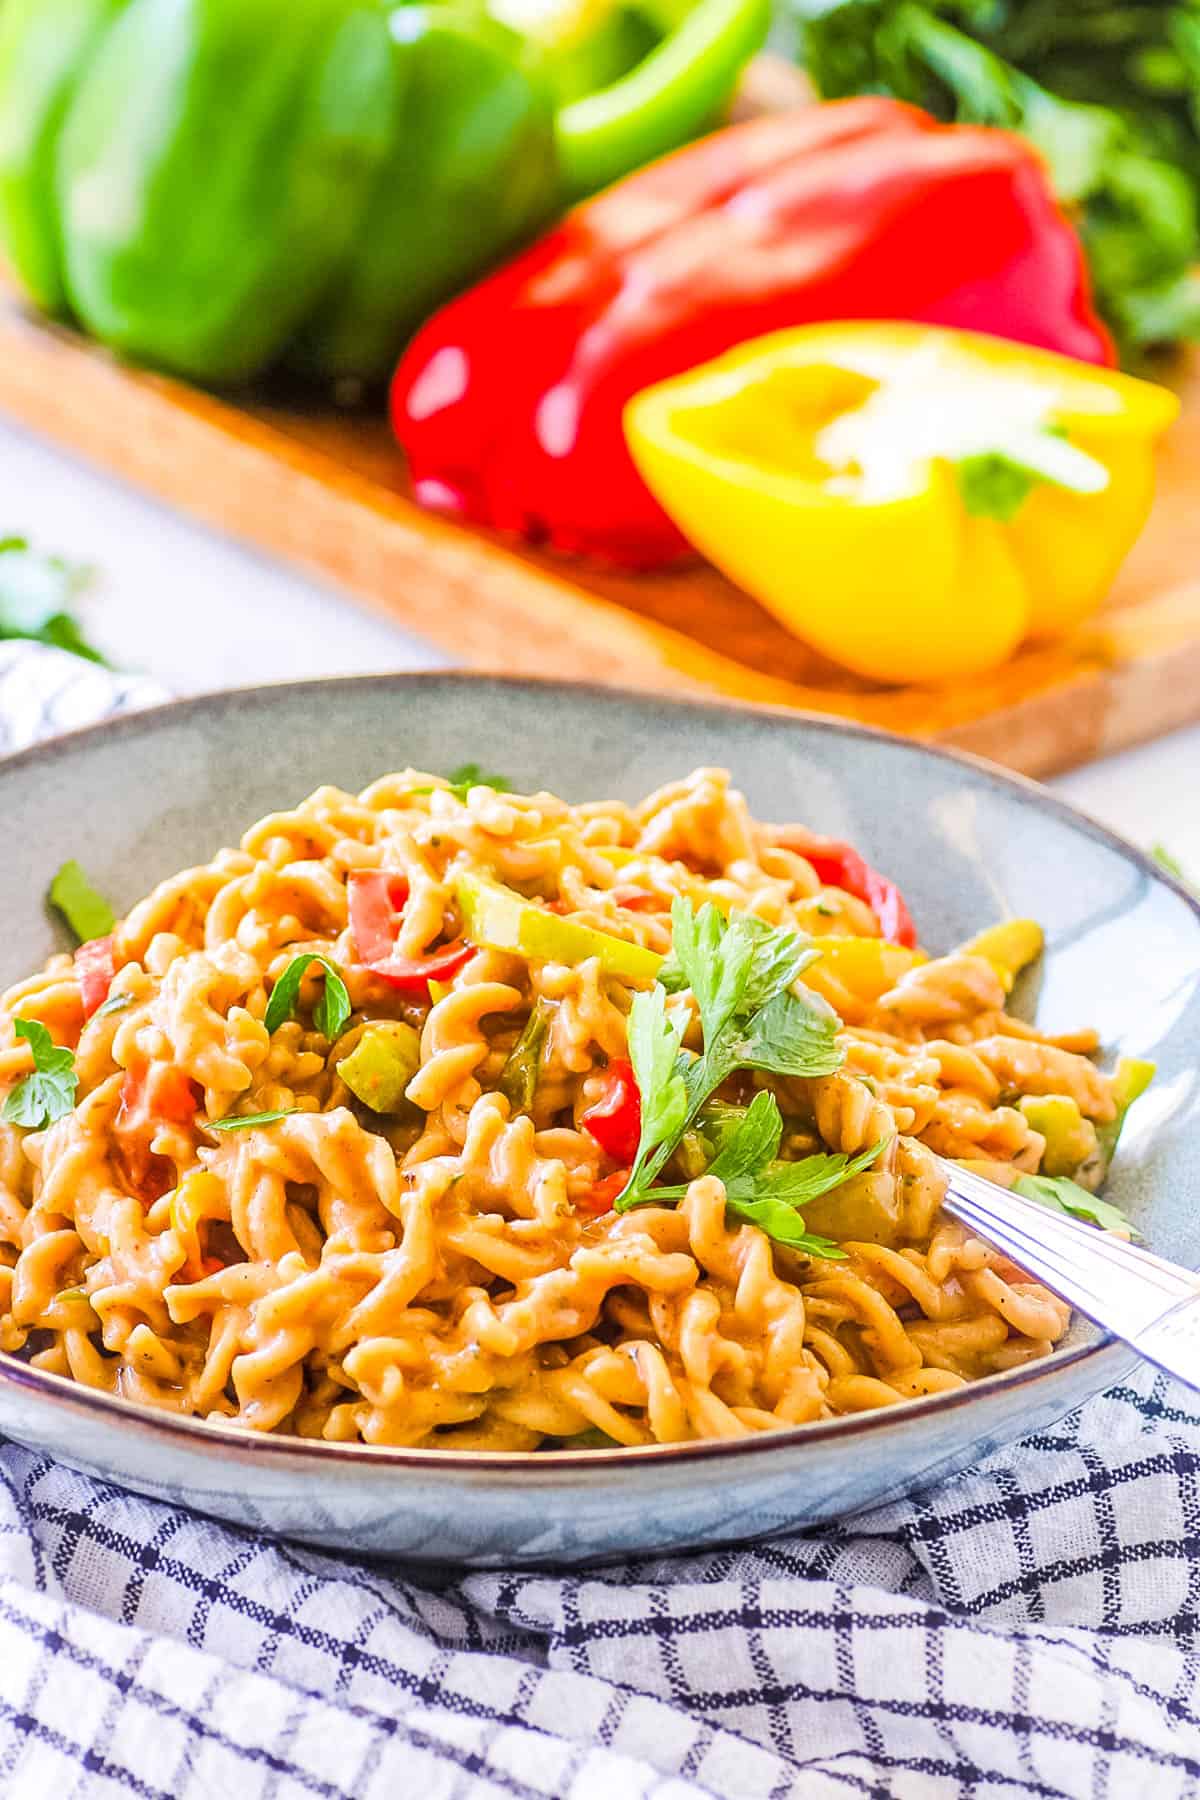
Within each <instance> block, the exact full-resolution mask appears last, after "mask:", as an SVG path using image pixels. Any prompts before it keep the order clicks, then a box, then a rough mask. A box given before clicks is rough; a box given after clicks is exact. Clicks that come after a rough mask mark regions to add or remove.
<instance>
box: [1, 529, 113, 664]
mask: <svg viewBox="0 0 1200 1800" xmlns="http://www.w3.org/2000/svg"><path fill="white" fill-rule="evenodd" d="M91 579H92V572H91V570H90V569H86V568H83V567H80V566H78V565H73V564H71V563H65V562H63V561H61V560H60V558H59V557H57V556H43V555H41V554H40V552H38V551H36V550H31V549H30V547H29V544H28V542H27V540H26V539H25V538H22V537H6V538H0V641H2V640H4V639H5V638H28V639H29V640H30V641H31V642H33V643H35V644H51V645H53V646H54V648H55V649H57V650H69V651H70V653H71V655H72V656H82V657H84V658H85V659H86V660H87V661H88V662H94V663H103V662H104V658H103V657H102V656H101V654H100V652H99V651H98V650H97V649H96V648H95V647H94V646H93V645H92V644H89V643H88V641H87V639H86V638H85V637H84V635H83V633H82V631H81V630H80V629H79V621H78V620H77V619H76V617H75V615H74V613H73V612H72V611H71V606H72V602H73V601H74V600H75V598H76V597H77V595H79V594H80V593H81V592H82V591H83V590H84V588H86V587H87V586H88V584H89V583H90V581H91Z"/></svg>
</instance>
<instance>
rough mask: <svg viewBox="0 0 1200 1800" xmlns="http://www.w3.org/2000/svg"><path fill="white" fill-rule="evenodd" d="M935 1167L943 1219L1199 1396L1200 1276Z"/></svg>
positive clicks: (968, 1175)
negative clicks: (942, 1185) (942, 1188)
mask: <svg viewBox="0 0 1200 1800" xmlns="http://www.w3.org/2000/svg"><path fill="white" fill-rule="evenodd" d="M938 1161H939V1163H940V1165H941V1168H942V1172H943V1174H944V1175H945V1176H946V1180H947V1183H948V1185H947V1189H946V1198H945V1207H946V1211H947V1212H949V1213H953V1215H954V1217H955V1218H956V1219H960V1220H961V1221H962V1223H963V1224H964V1225H969V1226H970V1227H971V1229H972V1230H973V1231H977V1232H978V1233H979V1235H980V1237H983V1238H986V1239H987V1240H988V1242H989V1243H992V1244H995V1245H996V1246H997V1247H998V1248H999V1249H1001V1250H1004V1251H1007V1253H1008V1255H1009V1256H1011V1257H1012V1259H1013V1261H1014V1262H1015V1263H1019V1264H1020V1266H1021V1268H1023V1269H1027V1270H1028V1271H1029V1273H1030V1274H1031V1275H1033V1276H1035V1277H1036V1279H1037V1280H1038V1281H1041V1282H1044V1283H1045V1285H1046V1286H1047V1287H1048V1288H1052V1289H1053V1291H1054V1292H1055V1293H1056V1294H1059V1295H1061V1297H1062V1298H1063V1299H1064V1300H1068V1301H1069V1302H1070V1303H1071V1305H1072V1306H1073V1307H1075V1308H1076V1309H1077V1311H1079V1312H1081V1313H1086V1314H1087V1316H1088V1318H1089V1319H1093V1320H1094V1321H1095V1323H1096V1324H1097V1325H1102V1326H1103V1327H1104V1329H1105V1330H1106V1331H1111V1332H1112V1334H1113V1336H1114V1337H1118V1338H1122V1339H1124V1341H1125V1342H1126V1343H1127V1344H1132V1346H1133V1348H1134V1349H1135V1350H1137V1351H1138V1352H1139V1353H1140V1354H1141V1355H1142V1356H1144V1357H1145V1358H1146V1359H1147V1361H1148V1362H1152V1363H1155V1364H1157V1366H1158V1367H1159V1368H1160V1369H1166V1370H1167V1371H1168V1372H1169V1373H1170V1374H1172V1375H1177V1376H1178V1377H1179V1379H1180V1380H1181V1381H1185V1382H1187V1384H1188V1386H1189V1387H1193V1388H1197V1389H1200V1275H1194V1274H1192V1273H1191V1272H1190V1271H1189V1270H1187V1269H1181V1268H1180V1267H1179V1266H1178V1264H1176V1263H1170V1262H1166V1261H1165V1260H1164V1259H1163V1258H1162V1257H1161V1256H1154V1255H1152V1254H1151V1252H1150V1251H1149V1250H1142V1249H1140V1248H1139V1247H1138V1246H1137V1245H1136V1244H1127V1243H1125V1242H1124V1240H1123V1239H1122V1238H1118V1237H1113V1235H1112V1233H1111V1232H1107V1231H1098V1230H1097V1229H1096V1227H1095V1226H1094V1225H1085V1224H1083V1223H1082V1221H1080V1220H1079V1219H1074V1218H1071V1217H1070V1216H1069V1215H1068V1214H1066V1213H1056V1212H1052V1211H1051V1210H1050V1208H1049V1207H1046V1206H1039V1205H1038V1204H1037V1202H1036V1201H1033V1200H1026V1199H1025V1198H1024V1197H1023V1196H1022V1195H1020V1194H1013V1193H1010V1192H1009V1191H1008V1189H1007V1188H1002V1187H997V1185H996V1183H995V1182H994V1181H988V1180H986V1179H985V1178H984V1177H983V1176H982V1175H975V1174H973V1173H972V1172H971V1171H970V1170H968V1169H960V1168H958V1167H957V1166H956V1165H955V1164H954V1163H949V1162H946V1161H945V1160H944V1159H943V1158H941V1157H939V1158H938Z"/></svg>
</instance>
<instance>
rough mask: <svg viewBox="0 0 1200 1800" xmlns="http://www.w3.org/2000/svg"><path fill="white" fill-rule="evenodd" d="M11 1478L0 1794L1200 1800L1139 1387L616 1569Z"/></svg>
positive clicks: (435, 1799)
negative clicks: (277, 1525) (461, 1551)
mask: <svg viewBox="0 0 1200 1800" xmlns="http://www.w3.org/2000/svg"><path fill="white" fill-rule="evenodd" d="M47 655H50V656H51V662H52V663H53V662H56V661H57V659H56V658H55V657H54V656H53V655H52V653H37V654H36V655H35V657H34V658H33V659H32V660H31V661H30V663H29V667H28V669H27V670H26V673H27V674H28V676H29V678H30V680H34V679H35V677H36V680H37V682H38V683H39V684H40V685H39V687H38V689H37V693H38V701H37V712H38V717H39V718H40V721H41V724H40V726H39V727H38V728H39V729H42V730H44V729H47V728H54V727H55V726H57V725H60V724H62V723H65V722H69V723H79V722H81V715H80V710H79V704H80V691H79V688H78V685H77V683H78V681H79V673H78V666H77V665H74V664H70V663H68V664H66V665H64V666H60V667H59V670H58V673H59V674H61V675H63V677H64V678H65V683H66V686H65V687H64V690H63V691H64V694H65V695H67V696H68V706H67V711H66V714H65V716H64V714H63V713H62V712H61V711H60V710H59V709H58V708H57V707H56V704H55V701H54V696H53V691H52V690H53V688H54V680H52V678H51V664H50V663H47V661H46V656H47ZM6 658H7V661H6V660H5V659H6ZM92 679H94V677H93V676H92V675H89V680H92ZM14 685H15V686H16V687H17V688H21V687H24V688H25V691H26V694H28V693H31V692H32V691H33V690H32V689H29V688H28V686H27V684H26V683H25V680H24V675H21V676H18V674H17V672H16V669H15V664H14V662H13V658H12V653H11V649H10V648H9V647H4V651H3V656H0V713H2V712H3V709H4V707H5V706H6V705H7V703H8V700H9V698H10V697H11V694H12V692H13V689H14ZM106 693H107V695H108V697H107V698H106V699H105V702H104V705H103V706H97V707H96V711H97V712H99V711H101V710H105V709H106V708H107V706H108V704H109V701H110V700H112V699H113V698H114V695H113V693H112V692H111V691H109V690H106ZM149 697H150V695H149V694H148V692H146V691H145V690H142V691H140V692H137V691H135V692H132V693H131V692H130V691H128V690H125V691H123V692H122V693H120V694H118V695H115V698H116V699H117V700H118V701H119V703H120V704H122V705H127V704H132V703H136V702H137V700H139V699H145V698H149ZM32 711H33V708H32V705H31V703H26V704H25V716H26V724H25V725H22V726H21V727H20V730H21V731H22V732H23V733H25V734H26V735H27V734H28V718H29V716H31V713H32ZM16 735H17V729H16V727H13V728H12V729H11V735H10V738H9V740H8V741H9V745H10V747H11V746H12V744H13V740H14V739H15V737H16ZM0 741H3V725H2V724H0ZM0 1483H2V1488H0V1793H2V1794H5V1795H10V1794H11V1795H17V1796H26V1795H28V1796H33V1797H36V1800H41V1797H42V1796H49V1795H56V1796H57V1795H62V1796H80V1795H88V1796H90V1795H112V1796H113V1797H114V1800H115V1797H116V1796H129V1795H134V1796H139V1797H140V1800H218V1797H220V1800H224V1797H226V1796H229V1797H231V1800H301V1797H302V1796H319V1797H321V1800H393V1797H394V1796H398V1795H403V1796H405V1797H406V1800H407V1797H409V1796H411V1797H412V1800H451V1797H453V1800H483V1797H485V1796H486V1797H487V1800H494V1797H499V1796H509V1797H516V1800H535V1797H539V1800H541V1797H547V1796H548V1797H551V1800H635V1797H636V1800H694V1797H696V1796H713V1797H719V1800H785V1797H790V1796H796V1797H798V1800H847V1797H850V1796H856V1795H857V1796H871V1797H876V1796H877V1797H879V1800H967V1797H970V1800H1025V1797H1029V1800H1052V1797H1055V1796H1066V1797H1068V1800H1124V1797H1125V1796H1136V1797H1138V1800H1140V1797H1141V1796H1142V1795H1145V1796H1147V1800H1174V1797H1176V1796H1184V1795H1200V1656H1198V1654H1197V1625H1198V1621H1200V1411H1198V1410H1197V1406H1196V1403H1195V1401H1194V1398H1193V1397H1192V1396H1190V1395H1188V1394H1186V1393H1185V1392H1184V1390H1182V1389H1181V1388H1179V1387H1177V1386H1175V1385H1173V1384H1172V1383H1170V1382H1168V1381H1167V1380H1166V1379H1165V1378H1163V1377H1161V1376H1159V1377H1154V1376H1152V1375H1151V1374H1150V1373H1149V1372H1148V1371H1147V1372H1145V1373H1144V1374H1143V1375H1141V1376H1140V1377H1139V1378H1138V1379H1137V1380H1136V1381H1135V1382H1133V1383H1131V1384H1130V1385H1128V1386H1125V1387H1120V1388H1116V1389H1114V1390H1113V1391H1112V1392H1110V1393H1108V1394H1106V1395H1104V1396H1102V1397H1101V1398H1100V1399H1098V1400H1095V1401H1093V1402H1091V1403H1090V1404H1089V1405H1088V1406H1086V1407H1084V1408H1083V1409H1082V1410H1081V1411H1079V1412H1077V1413H1074V1414H1072V1415H1071V1416H1070V1417H1069V1418H1067V1419H1065V1420H1064V1421H1063V1422H1062V1424H1061V1425H1059V1426H1058V1427H1056V1428H1055V1429H1054V1430H1051V1431H1048V1432H1045V1433H1042V1434H1041V1435H1039V1436H1037V1437H1033V1438H1029V1439H1026V1440H1025V1441H1024V1442H1023V1443H1021V1444H1019V1445H1017V1446H1016V1447H1015V1448H1013V1449H1010V1450H1007V1451H1005V1452H1003V1453H1001V1454H999V1455H997V1456H995V1457H993V1458H992V1459H991V1460H990V1461H988V1462H986V1463H984V1464H982V1465H981V1466H980V1467H979V1468H978V1469H976V1470H974V1471H972V1472H971V1473H969V1474H967V1475H964V1476H960V1477H959V1478H958V1479H957V1480H954V1481H950V1482H946V1483H945V1484H943V1485H942V1486H940V1487H938V1488H935V1489H932V1490H930V1491H928V1492H926V1493H923V1494H920V1495H918V1496H916V1497H915V1498H912V1499H909V1500H905V1501H903V1502H899V1503H897V1504H895V1505H892V1506H888V1507H884V1508H880V1509H877V1510H876V1511H874V1512H870V1513H863V1514H860V1515H858V1516H857V1517H854V1518H848V1519H844V1520H842V1521H841V1522H840V1523H838V1524H836V1525H832V1526H828V1527H826V1528H824V1529H822V1530H819V1531H814V1532H810V1533H808V1534H806V1535H805V1536H803V1537H798V1538H792V1539H787V1540H783V1541H779V1542H775V1543H771V1544H769V1545H765V1546H761V1547H759V1548H755V1549H749V1550H722V1551H717V1552H715V1553H710V1554H698V1555H696V1556H693V1557H688V1558H682V1559H675V1560H673V1561H667V1560H661V1561H656V1560H648V1561H642V1562H636V1563H629V1564H627V1565H625V1566H623V1567H621V1568H618V1569H607V1570H602V1571H591V1572H588V1571H583V1572H576V1571H573V1570H569V1569H564V1570H559V1571H555V1572H552V1573H534V1574H493V1573H486V1574H480V1573H470V1572H468V1573H465V1574H464V1573H457V1572H455V1571H452V1570H447V1571H442V1572H440V1573H433V1572H431V1571H429V1570H428V1569H415V1570H413V1569H406V1568H403V1567H400V1566H398V1565H380V1564H378V1563H365V1562H357V1561H354V1560H352V1559H346V1558H342V1557H337V1556H332V1555H328V1554H324V1553H321V1552H318V1551H315V1550H310V1549H306V1548H304V1547H302V1546H296V1545H289V1544H279V1543H272V1542H270V1541H267V1540H263V1539H261V1538H257V1537H255V1536H253V1535H251V1534H250V1533H247V1532H242V1531H234V1530H231V1529H229V1528H227V1527H225V1526H222V1525H219V1524H215V1523H213V1522H212V1521H211V1520H209V1519H204V1518H201V1517H198V1516H196V1515H193V1514H189V1513H186V1512H181V1511H178V1510H175V1509H173V1508H170V1507H167V1506H162V1505H158V1504H156V1503H155V1502H152V1501H149V1500H142V1499H139V1498H137V1497H135V1496H133V1495H130V1494H126V1493H124V1492H122V1491H121V1490H120V1489H118V1488H113V1487H107V1486H104V1485H103V1484H101V1483H99V1482H96V1481H91V1480H88V1479H87V1478H85V1477H84V1476H81V1475H77V1474H75V1473H74V1472H72V1471H71V1470H69V1469H66V1468H63V1467H61V1466H60V1465H57V1464H55V1463H53V1462H51V1461H49V1460H48V1459H47V1458H46V1457H43V1456H39V1455H36V1454H34V1453H33V1452H31V1451H29V1450H24V1449H21V1448H19V1447H18V1446H16V1445H14V1444H8V1443H4V1442H3V1441H2V1440H0Z"/></svg>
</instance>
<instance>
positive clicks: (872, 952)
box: [800, 937, 928, 1006]
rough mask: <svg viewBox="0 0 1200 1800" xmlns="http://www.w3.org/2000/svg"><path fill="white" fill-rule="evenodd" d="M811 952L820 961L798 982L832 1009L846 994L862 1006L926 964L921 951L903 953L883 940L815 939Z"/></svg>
mask: <svg viewBox="0 0 1200 1800" xmlns="http://www.w3.org/2000/svg"><path fill="white" fill-rule="evenodd" d="M812 945H813V949H814V950H819V951H820V952H821V956H820V960H819V961H818V962H815V963H812V964H811V965H810V966H809V967H808V968H807V969H805V970H804V972H803V974H802V975H801V977H800V979H801V981H802V982H803V983H804V985H805V987H810V988H813V989H814V990H815V991H816V992H817V993H818V994H821V995H823V996H824V998H825V999H826V1000H828V1001H830V1003H831V1004H832V1005H833V1006H837V1004H838V1002H839V1000H840V999H841V998H843V996H844V995H845V993H847V992H849V993H850V994H852V995H853V996H854V998H855V999H856V1000H858V1001H861V1002H862V1003H863V1004H864V1005H868V1006H870V1005H873V1004H874V1003H875V1001H876V1000H878V999H880V998H881V997H882V995H884V994H886V993H887V991H888V989H889V988H894V987H895V985H896V983H897V982H898V981H899V980H900V977H901V976H902V975H907V974H908V972H909V970H910V969H915V968H916V967H917V965H918V963H923V962H926V961H928V958H927V957H926V956H925V954H924V952H923V951H921V950H906V949H905V947H904V945H903V944H889V943H887V942H886V941H885V940H884V939H883V938H869V937H815V938H813V939H812Z"/></svg>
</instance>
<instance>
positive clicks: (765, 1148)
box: [646, 1092, 887, 1261]
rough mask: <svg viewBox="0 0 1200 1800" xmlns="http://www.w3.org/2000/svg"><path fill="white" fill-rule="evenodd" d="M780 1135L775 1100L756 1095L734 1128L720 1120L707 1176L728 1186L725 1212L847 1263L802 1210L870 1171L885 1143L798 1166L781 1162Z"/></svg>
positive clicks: (673, 1193) (662, 1193)
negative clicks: (816, 1231)
mask: <svg viewBox="0 0 1200 1800" xmlns="http://www.w3.org/2000/svg"><path fill="white" fill-rule="evenodd" d="M703 1123H704V1120H703V1118H702V1119H701V1124H702V1125H703ZM782 1130H783V1121H782V1119H781V1118H780V1116H779V1107H778V1105H777V1104H776V1101H775V1096H774V1095H773V1094H768V1093H766V1092H763V1093H759V1094H756V1095H755V1096H754V1099H753V1101H752V1102H751V1104H750V1106H749V1107H748V1109H747V1110H746V1111H745V1112H742V1113H740V1116H739V1117H738V1118H737V1120H736V1123H733V1124H732V1127H731V1125H730V1121H729V1119H728V1117H726V1118H725V1119H724V1120H722V1122H721V1126H720V1135H721V1138H722V1142H721V1146H720V1149H719V1150H718V1152H717V1155H716V1157H715V1158H714V1159H713V1161H712V1162H711V1163H710V1164H709V1166H708V1168H707V1169H706V1170H705V1174H706V1175H715V1176H717V1178H718V1179H719V1180H720V1181H722V1182H723V1183H724V1185H725V1209H726V1211H727V1212H730V1213H732V1214H733V1216H734V1218H737V1219H743V1220H745V1222H746V1223H747V1224H750V1225H757V1226H758V1228H759V1230H760V1231H763V1232H765V1233H766V1235H767V1236H768V1237H769V1238H774V1240H775V1242H776V1243H778V1244H786V1245H787V1246H788V1248H789V1249H792V1250H801V1251H804V1252H805V1253H806V1254H807V1255H809V1256H824V1257H827V1258H829V1259H830V1260H831V1261H832V1260H839V1259H844V1257H845V1251H844V1250H841V1249H839V1248H838V1246H837V1245H836V1244H835V1243H833V1242H832V1240H831V1239H829V1238H823V1237H816V1236H814V1235H812V1234H811V1233H810V1232H807V1231H805V1229H804V1220H803V1219H802V1218H801V1217H800V1213H799V1211H798V1208H800V1207H802V1206H806V1205H807V1204H808V1203H809V1202H810V1201H811V1200H818V1199H820V1197H821V1195H822V1194H827V1193H828V1192H829V1191H830V1189H831V1188H835V1187H840V1186H841V1185H842V1183H843V1182H844V1181H849V1179H850V1177H851V1176H852V1175H858V1174H861V1172H862V1171H863V1170H864V1169H869V1168H870V1167H871V1164H872V1163H873V1162H874V1161H875V1160H876V1158H877V1157H878V1156H879V1154H880V1153H881V1151H883V1150H885V1149H886V1148H887V1139H886V1138H880V1140H879V1142H878V1143H877V1144H873V1145H872V1146H871V1148H870V1149H869V1150H864V1151H862V1152H861V1153H860V1155H858V1156H854V1157H850V1156H846V1155H845V1153H844V1152H842V1151H840V1150H839V1151H837V1152H836V1153H835V1152H828V1151H827V1152H822V1153H821V1154H819V1155H816V1156H804V1157H801V1158H800V1159H799V1161H797V1162H778V1161H777V1160H776V1158H777V1157H778V1155H779V1140H780V1137H781V1135H782ZM686 1193H687V1188H686V1187H668V1188H655V1189H654V1190H653V1191H652V1192H651V1193H650V1194H648V1195H647V1196H646V1198H647V1199H648V1200H652V1201H654V1202H656V1203H657V1204H662V1203H663V1202H664V1201H667V1200H682V1199H683V1197H684V1195H685V1194H686Z"/></svg>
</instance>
